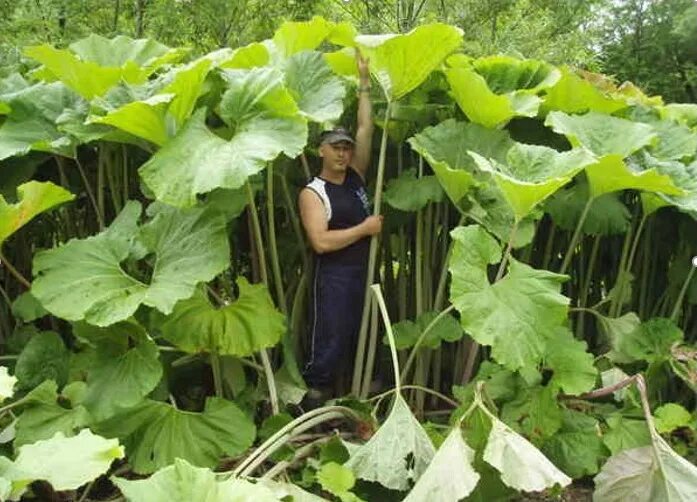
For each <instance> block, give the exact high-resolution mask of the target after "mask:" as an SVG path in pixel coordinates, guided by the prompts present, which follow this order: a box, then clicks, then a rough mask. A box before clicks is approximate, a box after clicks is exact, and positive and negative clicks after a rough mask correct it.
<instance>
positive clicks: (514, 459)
mask: <svg viewBox="0 0 697 502" xmlns="http://www.w3.org/2000/svg"><path fill="white" fill-rule="evenodd" d="M492 422H493V423H492V428H491V433H490V434H489V440H488V441H487V443H486V448H485V449H484V461H485V462H487V463H488V464H489V465H491V466H492V467H494V468H495V469H496V470H498V471H499V472H500V473H501V480H502V481H503V482H504V483H505V484H506V485H507V486H510V487H511V488H514V489H516V490H521V491H526V492H537V491H542V490H544V489H546V488H551V487H553V486H555V485H557V484H558V485H560V486H562V487H564V486H567V485H568V484H570V483H571V478H570V477H568V476H567V475H566V474H564V473H563V472H561V471H560V470H559V469H557V468H556V467H555V466H554V465H553V464H552V463H551V462H550V461H549V460H548V459H547V458H546V457H545V456H544V455H543V454H542V453H541V452H540V450H538V449H537V448H535V447H534V446H533V445H532V444H530V443H529V442H528V441H527V440H526V439H525V438H524V437H522V436H520V435H518V434H516V433H515V432H514V431H513V430H512V429H510V428H509V427H507V426H506V425H505V424H504V423H503V422H501V421H500V420H496V419H495V418H492Z"/></svg>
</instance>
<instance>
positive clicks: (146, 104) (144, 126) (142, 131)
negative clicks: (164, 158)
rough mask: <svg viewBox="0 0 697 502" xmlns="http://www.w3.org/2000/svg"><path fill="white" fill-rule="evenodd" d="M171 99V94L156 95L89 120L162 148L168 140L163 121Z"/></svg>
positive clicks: (172, 96)
mask: <svg viewBox="0 0 697 502" xmlns="http://www.w3.org/2000/svg"><path fill="white" fill-rule="evenodd" d="M173 98H174V95H173V94H157V95H155V96H152V97H150V98H147V99H144V100H142V101H133V102H131V103H127V104H125V105H123V106H121V107H119V108H117V109H115V110H113V111H110V112H109V113H108V114H106V115H104V116H103V117H94V118H92V119H90V123H92V124H106V125H110V126H113V127H116V128H117V129H121V130H122V131H125V132H127V133H129V134H132V135H133V136H137V137H139V138H143V139H145V140H147V141H150V142H151V143H154V144H155V145H158V146H162V145H164V144H165V143H167V141H168V139H169V132H168V130H167V123H166V121H165V120H166V110H167V106H168V105H169V103H170V101H172V99H173Z"/></svg>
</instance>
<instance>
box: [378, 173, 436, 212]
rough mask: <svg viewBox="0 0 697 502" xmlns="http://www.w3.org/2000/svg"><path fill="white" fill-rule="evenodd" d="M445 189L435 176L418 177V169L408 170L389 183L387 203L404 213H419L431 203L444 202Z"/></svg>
mask: <svg viewBox="0 0 697 502" xmlns="http://www.w3.org/2000/svg"><path fill="white" fill-rule="evenodd" d="M443 195H444V193H443V189H442V188H441V186H440V184H439V183H438V179H437V178H436V177H435V176H422V177H421V178H417V177H416V169H407V170H405V171H404V172H402V174H400V175H399V176H397V177H396V178H392V179H391V180H390V181H389V182H388V183H387V188H386V189H385V194H384V197H385V202H387V203H388V204H389V205H390V206H392V207H394V208H395V209H400V210H402V211H418V210H419V209H422V208H423V207H425V206H426V205H427V204H428V203H429V202H442V200H443Z"/></svg>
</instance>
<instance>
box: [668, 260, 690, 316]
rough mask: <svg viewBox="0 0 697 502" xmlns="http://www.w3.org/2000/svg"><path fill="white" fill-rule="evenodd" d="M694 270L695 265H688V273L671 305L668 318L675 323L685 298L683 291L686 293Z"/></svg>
mask: <svg viewBox="0 0 697 502" xmlns="http://www.w3.org/2000/svg"><path fill="white" fill-rule="evenodd" d="M695 270H697V267H694V266H693V267H690V273H688V274H687V277H686V278H685V282H683V284H682V288H680V294H678V299H677V300H675V305H673V311H672V312H671V314H670V320H671V321H673V322H675V323H677V320H678V314H679V313H680V307H682V301H683V300H684V299H685V293H687V288H688V287H689V286H690V281H692V277H693V276H694V275H695Z"/></svg>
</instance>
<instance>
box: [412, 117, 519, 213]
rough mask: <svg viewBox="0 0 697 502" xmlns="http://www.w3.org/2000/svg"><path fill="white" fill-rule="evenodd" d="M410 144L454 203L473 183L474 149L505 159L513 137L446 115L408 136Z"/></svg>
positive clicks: (483, 155)
mask: <svg viewBox="0 0 697 502" xmlns="http://www.w3.org/2000/svg"><path fill="white" fill-rule="evenodd" d="M409 143H410V144H411V146H412V148H413V149H414V150H416V151H417V152H418V153H420V154H421V155H423V157H424V158H425V159H426V160H427V161H428V163H429V164H430V165H431V167H432V168H433V171H434V172H435V173H436V176H437V177H438V180H439V181H440V183H441V185H443V188H444V190H445V193H447V194H448V196H449V197H450V199H451V200H452V201H453V202H454V203H455V204H457V203H458V202H460V200H461V199H462V197H464V196H465V194H466V193H467V192H468V191H469V189H470V187H471V186H472V185H473V184H474V183H475V180H474V177H473V174H474V172H475V169H476V164H475V162H474V159H473V158H472V156H471V155H470V154H469V152H470V151H473V152H475V153H477V154H479V155H481V156H482V157H486V158H491V159H495V160H497V161H499V162H504V161H505V155H506V152H507V151H508V150H509V149H510V148H511V147H512V146H513V141H512V140H511V138H510V136H509V135H508V133H507V132H506V131H498V130H494V129H486V128H485V127H482V126H479V125H477V124H469V123H465V122H456V121H455V120H452V119H449V120H446V121H444V122H441V123H440V124H438V125H437V126H434V127H428V128H426V129H424V130H423V131H421V132H420V133H419V134H417V135H416V136H414V137H412V138H410V139H409Z"/></svg>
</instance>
